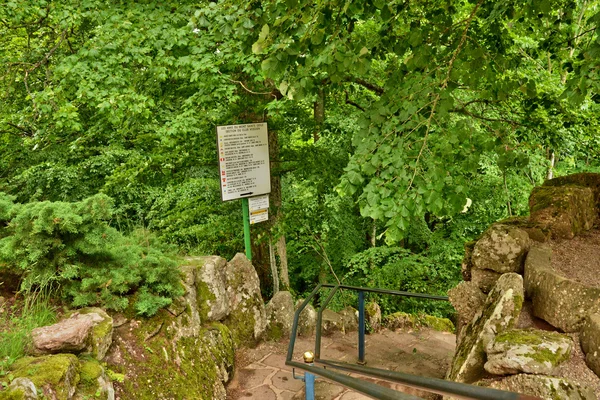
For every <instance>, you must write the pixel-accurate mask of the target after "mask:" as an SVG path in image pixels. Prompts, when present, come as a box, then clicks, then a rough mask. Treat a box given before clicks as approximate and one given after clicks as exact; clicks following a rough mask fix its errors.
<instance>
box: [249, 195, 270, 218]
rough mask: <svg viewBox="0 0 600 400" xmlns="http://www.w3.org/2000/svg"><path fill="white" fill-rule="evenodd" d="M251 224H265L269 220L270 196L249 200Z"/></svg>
mask: <svg viewBox="0 0 600 400" xmlns="http://www.w3.org/2000/svg"><path fill="white" fill-rule="evenodd" d="M248 208H249V210H250V223H251V224H256V223H257V222H264V221H267V220H268V219H269V195H268V194H265V195H263V196H256V197H250V198H249V199H248Z"/></svg>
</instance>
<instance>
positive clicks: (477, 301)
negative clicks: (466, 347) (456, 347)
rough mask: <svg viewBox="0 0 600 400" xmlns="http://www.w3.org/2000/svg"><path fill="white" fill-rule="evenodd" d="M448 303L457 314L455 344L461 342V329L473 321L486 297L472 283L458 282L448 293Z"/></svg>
mask: <svg viewBox="0 0 600 400" xmlns="http://www.w3.org/2000/svg"><path fill="white" fill-rule="evenodd" d="M448 297H449V298H450V303H452V305H453V306H454V308H455V309H456V312H457V314H458V318H457V326H456V343H457V344H459V343H460V342H461V340H462V337H463V336H464V335H463V328H464V327H465V326H466V325H467V324H468V323H469V322H471V321H472V320H473V317H475V315H477V313H478V312H479V311H480V310H481V308H482V307H483V304H484V303H485V299H486V295H485V294H484V293H483V292H482V291H481V290H480V289H479V287H478V286H477V285H476V284H475V283H473V282H460V283H459V284H458V285H457V286H456V287H454V288H452V289H450V291H449V292H448Z"/></svg>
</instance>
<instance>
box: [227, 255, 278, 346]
mask: <svg viewBox="0 0 600 400" xmlns="http://www.w3.org/2000/svg"><path fill="white" fill-rule="evenodd" d="M225 275H226V276H227V297H228V298H229V304H230V307H231V308H230V313H229V315H228V316H227V318H226V319H225V321H224V322H225V325H227V326H228V327H229V328H230V329H231V330H232V331H233V333H234V336H235V337H236V341H237V342H238V343H244V344H249V345H253V344H255V343H256V342H257V341H258V340H260V339H261V338H262V337H263V335H264V334H265V331H266V327H267V315H266V312H265V305H264V302H263V299H262V296H261V294H260V282H259V280H258V275H257V273H256V270H255V269H254V266H253V265H252V263H251V262H250V261H248V259H247V258H246V256H245V255H243V254H241V253H238V254H236V255H235V257H234V258H233V259H232V260H231V261H229V262H228V263H227V267H226V274H225Z"/></svg>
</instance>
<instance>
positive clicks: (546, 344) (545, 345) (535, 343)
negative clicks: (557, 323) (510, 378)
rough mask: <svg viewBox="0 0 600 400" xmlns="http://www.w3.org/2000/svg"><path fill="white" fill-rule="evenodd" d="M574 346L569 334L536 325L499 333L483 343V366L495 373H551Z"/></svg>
mask: <svg viewBox="0 0 600 400" xmlns="http://www.w3.org/2000/svg"><path fill="white" fill-rule="evenodd" d="M572 350H573V341H572V340H571V338H570V337H569V336H566V335H562V334H560V333H557V332H548V331H541V330H535V329H526V330H523V329H512V330H508V331H504V332H502V333H500V334H498V335H497V336H496V337H495V338H494V339H493V340H492V341H491V342H490V343H489V344H488V346H487V347H486V353H487V362H486V363H485V370H486V371H487V372H489V373H491V374H495V375H509V374H518V373H521V372H525V373H529V374H546V375H547V374H552V373H553V372H554V370H555V369H556V368H557V367H558V366H559V365H560V364H561V363H562V362H564V361H567V360H568V359H569V357H570V356H571V352H572Z"/></svg>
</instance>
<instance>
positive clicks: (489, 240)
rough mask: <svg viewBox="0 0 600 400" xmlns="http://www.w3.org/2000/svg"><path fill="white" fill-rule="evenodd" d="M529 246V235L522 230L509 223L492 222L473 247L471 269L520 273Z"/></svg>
mask: <svg viewBox="0 0 600 400" xmlns="http://www.w3.org/2000/svg"><path fill="white" fill-rule="evenodd" d="M529 246H530V241H529V235H528V234H527V233H526V232H524V231H523V230H521V229H519V228H517V227H515V226H511V225H504V224H494V225H492V226H490V227H489V228H488V230H487V231H485V232H484V234H483V235H482V236H481V238H480V239H479V240H478V241H477V243H476V244H475V247H474V248H473V255H472V257H471V260H472V263H473V269H480V270H492V271H495V272H498V273H506V272H517V273H522V272H523V262H524V261H525V255H526V254H527V251H528V250H529ZM471 274H473V271H471Z"/></svg>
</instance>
